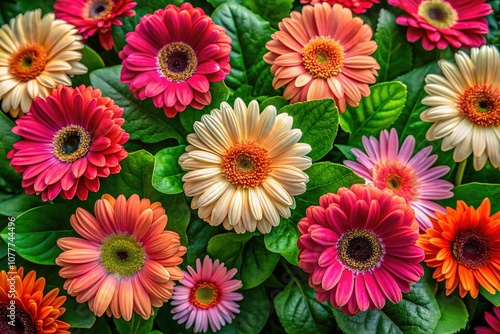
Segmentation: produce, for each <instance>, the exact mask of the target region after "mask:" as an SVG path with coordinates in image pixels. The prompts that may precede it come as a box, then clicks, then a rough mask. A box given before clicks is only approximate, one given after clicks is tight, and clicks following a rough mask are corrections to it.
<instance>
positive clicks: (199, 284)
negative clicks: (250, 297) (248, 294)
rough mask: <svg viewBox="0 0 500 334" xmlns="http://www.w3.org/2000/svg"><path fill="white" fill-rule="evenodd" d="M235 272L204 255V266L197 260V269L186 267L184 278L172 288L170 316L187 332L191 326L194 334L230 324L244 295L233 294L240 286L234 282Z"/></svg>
mask: <svg viewBox="0 0 500 334" xmlns="http://www.w3.org/2000/svg"><path fill="white" fill-rule="evenodd" d="M236 272H237V269H234V268H233V269H231V270H227V268H226V267H225V266H224V262H222V263H219V260H215V261H212V259H210V257H208V255H207V256H205V259H204V260H203V264H202V263H201V261H200V259H196V270H194V269H193V268H192V267H191V266H188V272H185V271H183V274H184V278H183V279H181V280H180V281H179V283H180V285H176V286H175V287H174V294H173V296H172V302H171V304H172V306H174V308H173V309H172V313H174V317H173V319H174V320H177V321H178V322H179V324H182V323H185V322H186V329H188V328H191V327H192V326H193V324H194V332H195V333H196V332H206V331H207V330H208V325H210V329H211V330H212V331H213V332H216V331H218V330H220V329H221V328H222V327H223V326H224V325H226V324H230V323H231V322H232V320H233V318H234V317H235V313H240V306H239V305H238V303H236V302H237V301H240V300H242V299H243V295H242V294H241V293H239V292H235V291H236V290H238V289H240V288H241V287H242V286H243V284H242V283H241V281H240V280H238V279H234V278H233V277H234V275H236Z"/></svg>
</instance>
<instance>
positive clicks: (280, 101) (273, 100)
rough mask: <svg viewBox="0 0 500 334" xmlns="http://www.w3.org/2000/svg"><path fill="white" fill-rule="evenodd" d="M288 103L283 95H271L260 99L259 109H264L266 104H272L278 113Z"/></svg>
mask: <svg viewBox="0 0 500 334" xmlns="http://www.w3.org/2000/svg"><path fill="white" fill-rule="evenodd" d="M288 104H289V103H288V101H287V100H285V99H284V98H283V97H281V96H273V97H269V98H267V99H265V100H264V101H262V103H261V104H260V111H262V110H264V109H265V108H266V107H267V106H274V107H275V108H276V110H277V111H278V113H279V112H280V110H281V108H283V107H284V106H287V105H288Z"/></svg>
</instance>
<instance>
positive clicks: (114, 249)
mask: <svg viewBox="0 0 500 334" xmlns="http://www.w3.org/2000/svg"><path fill="white" fill-rule="evenodd" d="M94 212H95V216H94V215H93V214H91V213H90V212H88V211H86V210H84V209H82V208H78V209H77V210H76V214H73V215H72V216H71V218H70V222H71V226H73V228H74V229H75V230H76V232H77V233H78V234H80V235H81V236H82V237H83V239H82V238H70V237H68V238H61V239H59V240H58V241H57V245H58V246H59V247H60V248H61V249H62V250H63V252H62V253H61V254H60V255H59V256H58V257H57V259H56V264H57V265H59V266H61V267H63V268H62V269H61V270H60V271H59V275H60V276H61V277H63V278H67V280H66V282H64V288H65V289H66V290H68V293H69V294H70V295H72V296H76V301H77V302H79V303H85V302H88V305H89V308H90V310H91V311H93V312H94V313H95V314H96V315H97V316H101V315H103V314H104V312H106V313H107V315H108V316H111V315H113V316H114V317H115V318H120V317H123V319H125V320H127V321H128V320H130V319H131V318H132V312H135V313H137V314H139V315H140V316H141V317H142V318H144V319H148V318H149V317H150V316H151V315H152V314H153V306H155V307H161V306H162V305H163V303H164V302H166V301H167V300H169V299H170V297H171V296H172V291H173V288H174V281H175V280H178V279H180V278H182V272H181V270H180V269H179V268H178V267H177V266H178V265H179V264H181V263H182V256H183V255H184V254H185V253H186V247H184V246H181V244H180V237H179V235H178V234H177V233H175V232H172V231H165V226H166V225H167V216H166V215H165V210H164V209H163V208H162V206H161V203H160V202H155V203H151V202H150V201H149V199H146V198H144V199H140V198H139V196H138V195H132V196H130V197H129V199H125V196H123V195H120V196H118V198H117V199H115V198H114V197H112V196H111V195H108V194H105V195H103V196H102V198H101V199H100V200H97V202H96V203H95V205H94Z"/></svg>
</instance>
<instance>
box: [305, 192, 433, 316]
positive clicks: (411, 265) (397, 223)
mask: <svg viewBox="0 0 500 334" xmlns="http://www.w3.org/2000/svg"><path fill="white" fill-rule="evenodd" d="M298 227H299V231H300V233H301V234H302V235H301V236H300V237H299V240H298V246H299V251H300V252H299V266H300V268H302V269H303V270H304V271H305V272H307V273H309V274H311V276H310V277H309V285H310V286H311V287H313V288H314V289H315V290H316V298H317V299H318V301H320V302H325V301H328V300H329V301H330V303H331V304H332V306H334V307H340V308H342V311H343V312H344V313H346V314H348V315H353V314H356V313H358V312H360V311H365V310H367V309H370V310H373V309H380V308H382V307H384V305H385V302H386V298H387V299H389V300H390V301H391V302H392V303H398V302H400V301H401V299H402V298H403V296H402V292H408V291H410V283H414V282H417V281H418V280H419V279H420V276H422V275H423V274H424V270H423V268H422V267H421V266H420V264H419V262H420V261H422V260H423V259H424V252H423V250H422V249H421V248H420V247H418V246H417V245H415V242H416V241H417V240H418V237H419V233H418V224H417V222H416V220H415V214H414V212H413V210H412V209H411V207H410V206H409V205H408V204H407V203H406V201H405V200H404V199H403V198H402V197H400V196H397V195H394V193H393V192H391V191H389V190H380V189H378V188H375V187H373V186H370V185H365V184H355V185H353V186H352V187H351V189H347V188H340V189H339V191H338V192H337V194H326V195H323V196H321V197H320V199H319V206H311V207H309V208H308V209H307V210H306V217H305V218H302V219H301V220H300V222H299V225H298Z"/></svg>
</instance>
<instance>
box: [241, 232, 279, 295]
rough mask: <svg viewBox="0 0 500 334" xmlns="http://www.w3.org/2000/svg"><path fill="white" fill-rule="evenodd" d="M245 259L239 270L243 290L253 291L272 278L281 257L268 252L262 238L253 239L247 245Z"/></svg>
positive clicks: (244, 252)
mask: <svg viewBox="0 0 500 334" xmlns="http://www.w3.org/2000/svg"><path fill="white" fill-rule="evenodd" d="M243 254H244V256H243V258H242V262H241V266H240V268H239V270H238V271H239V273H240V279H241V281H242V282H243V289H251V288H254V287H256V286H258V285H260V284H261V283H262V282H264V281H265V280H266V279H268V278H269V276H271V274H272V273H273V270H274V267H276V264H277V263H278V261H279V260H280V255H279V254H276V253H272V252H270V251H268V250H267V249H266V247H265V245H264V240H263V238H261V237H255V238H252V239H251V240H250V241H248V242H247V243H246V244H245V248H244V251H243Z"/></svg>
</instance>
